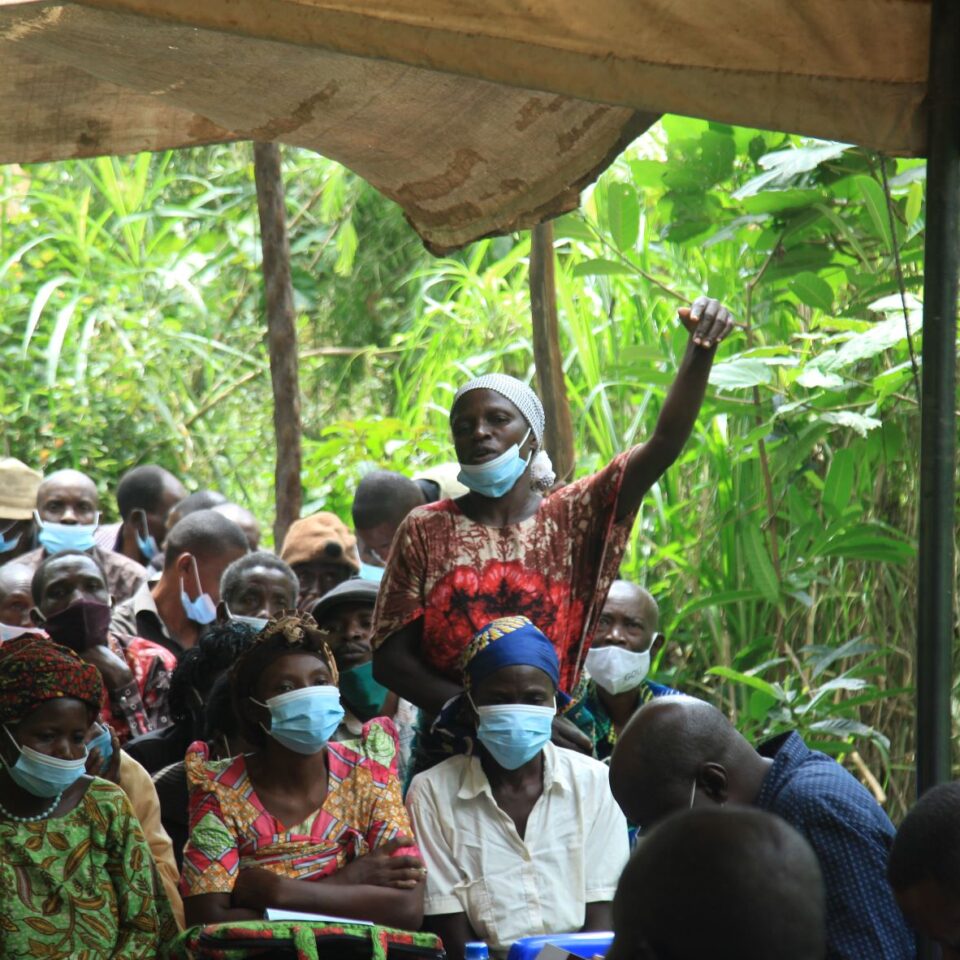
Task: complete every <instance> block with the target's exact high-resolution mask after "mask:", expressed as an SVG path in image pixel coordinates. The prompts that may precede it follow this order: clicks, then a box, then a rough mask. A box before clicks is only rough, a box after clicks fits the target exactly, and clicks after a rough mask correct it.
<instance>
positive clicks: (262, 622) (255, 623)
mask: <svg viewBox="0 0 960 960" xmlns="http://www.w3.org/2000/svg"><path fill="white" fill-rule="evenodd" d="M230 619H231V620H235V621H236V622H237V623H245V624H246V625H247V626H248V627H253V629H254V630H256V631H257V633H259V632H260V631H261V630H262V629H263V628H264V627H265V626H266V625H267V624H268V623H269V622H270V621H269V620H267V619H266V617H241V616H240V615H239V614H236V613H231V614H230Z"/></svg>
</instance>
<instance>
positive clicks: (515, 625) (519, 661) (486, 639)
mask: <svg viewBox="0 0 960 960" xmlns="http://www.w3.org/2000/svg"><path fill="white" fill-rule="evenodd" d="M460 666H461V669H462V670H463V686H464V689H465V690H469V689H470V688H471V687H472V686H474V685H476V684H478V683H480V681H481V680H483V679H484V678H485V677H488V676H490V674H491V673H494V672H496V671H497V670H500V669H502V668H503V667H515V666H523V667H536V668H537V669H538V670H542V671H543V672H544V673H545V674H546V675H547V676H548V677H549V678H550V679H551V680H552V681H553V685H554V687H558V686H559V685H560V663H559V662H558V660H557V652H556V650H554V648H553V644H552V643H551V642H550V641H549V640H548V639H547V637H546V636H545V635H544V634H543V633H542V632H541V631H540V630H538V629H537V628H536V627H535V626H534V625H533V623H532V622H531V621H530V620H528V619H527V618H526V617H501V618H500V619H499V620H494V621H492V622H491V623H488V624H487V625H486V626H485V627H484V628H483V629H482V630H481V631H480V632H479V633H477V634H476V635H475V636H474V638H473V639H472V640H471V641H470V643H469V645H468V646H467V648H466V650H464V651H463V658H462V660H461V661H460Z"/></svg>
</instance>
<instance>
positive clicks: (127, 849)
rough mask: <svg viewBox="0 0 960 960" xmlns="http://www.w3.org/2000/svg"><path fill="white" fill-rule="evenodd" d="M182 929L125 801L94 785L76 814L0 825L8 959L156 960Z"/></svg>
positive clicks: (1, 941) (113, 790)
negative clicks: (113, 959) (112, 959)
mask: <svg viewBox="0 0 960 960" xmlns="http://www.w3.org/2000/svg"><path fill="white" fill-rule="evenodd" d="M177 932H178V931H177V927H176V923H175V922H174V919H173V914H172V913H171V910H170V904H169V901H168V900H167V897H166V894H164V892H163V888H162V886H161V884H160V881H159V880H158V878H157V871H156V866H155V865H154V861H153V857H152V855H151V853H150V848H149V847H148V846H147V843H146V841H145V840H144V838H143V833H142V832H141V829H140V824H139V822H138V821H137V818H136V816H134V813H133V810H132V808H131V806H130V801H129V800H128V799H127V796H126V794H125V793H124V792H123V791H122V790H121V789H120V788H119V787H118V786H116V785H115V784H112V783H107V781H105V780H99V779H94V780H93V781H92V782H91V783H90V785H89V787H88V788H87V791H86V793H85V794H84V796H83V798H82V799H81V800H80V802H79V803H78V804H77V806H76V807H74V808H73V810H71V811H69V812H68V813H66V814H64V815H63V816H62V817H51V818H48V819H46V820H41V821H39V822H37V823H14V822H11V821H7V820H3V819H0V956H3V957H37V958H41V957H42V958H45V960H106V958H109V957H123V960H141V958H142V960H148V958H149V960H153V958H155V957H161V956H164V955H165V954H164V950H165V947H166V945H168V944H169V943H171V942H172V941H173V939H174V938H175V937H176V935H177Z"/></svg>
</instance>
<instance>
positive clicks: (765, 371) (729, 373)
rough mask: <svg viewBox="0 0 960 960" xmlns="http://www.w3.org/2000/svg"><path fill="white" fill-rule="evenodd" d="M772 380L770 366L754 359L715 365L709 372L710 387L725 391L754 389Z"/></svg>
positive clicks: (742, 358)
mask: <svg viewBox="0 0 960 960" xmlns="http://www.w3.org/2000/svg"><path fill="white" fill-rule="evenodd" d="M772 380H773V371H772V370H771V369H770V365H769V364H767V363H764V362H763V361H762V360H759V359H756V358H749V357H739V358H738V359H736V360H728V361H727V362H726V363H717V364H714V367H713V369H712V370H711V371H710V385H711V386H714V387H719V388H721V389H725V390H736V389H742V388H744V387H756V386H759V385H760V384H761V383H770V382H771V381H772Z"/></svg>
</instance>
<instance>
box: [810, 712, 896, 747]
mask: <svg viewBox="0 0 960 960" xmlns="http://www.w3.org/2000/svg"><path fill="white" fill-rule="evenodd" d="M810 729H811V730H816V731H818V732H819V733H831V734H833V735H834V736H837V737H866V738H868V739H870V740H876V741H878V742H880V743H882V744H883V745H884V748H885V749H887V750H889V749H890V739H889V738H888V737H887V736H885V735H884V734H882V733H880V731H879V730H876V729H875V728H874V727H870V726H867V724H865V723H860V722H859V721H858V720H848V719H846V718H842V717H838V718H836V719H830V720H818V721H817V722H816V723H811V724H810Z"/></svg>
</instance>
